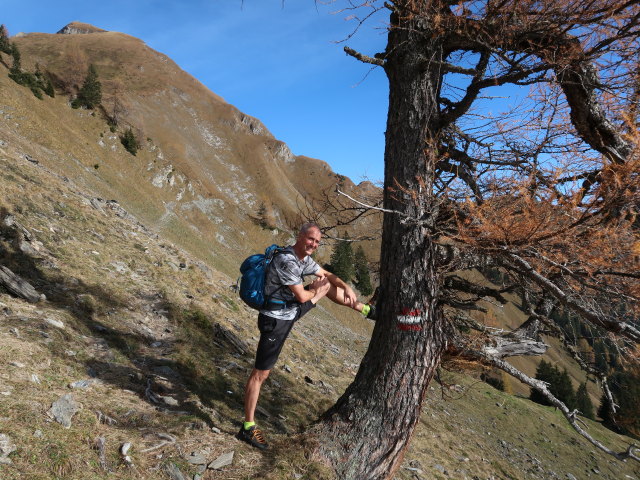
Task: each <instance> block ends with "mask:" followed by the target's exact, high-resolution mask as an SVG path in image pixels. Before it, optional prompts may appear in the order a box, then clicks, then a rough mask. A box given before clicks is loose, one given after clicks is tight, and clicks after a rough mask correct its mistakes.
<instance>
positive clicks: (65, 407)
mask: <svg viewBox="0 0 640 480" xmlns="http://www.w3.org/2000/svg"><path fill="white" fill-rule="evenodd" d="M80 409H82V405H81V404H80V403H77V402H76V401H75V400H74V399H73V395H71V394H70V393H67V394H66V395H63V396H62V397H60V398H59V399H58V400H56V401H55V402H53V404H52V405H51V409H50V410H49V411H48V412H47V413H48V414H49V416H50V417H51V418H53V419H54V420H55V421H56V422H58V423H59V424H61V425H62V426H63V427H64V428H71V418H72V417H73V416H74V415H75V414H76V413H77V412H78V411H79V410H80Z"/></svg>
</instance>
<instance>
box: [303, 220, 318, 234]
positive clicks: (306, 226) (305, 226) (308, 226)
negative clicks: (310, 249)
mask: <svg viewBox="0 0 640 480" xmlns="http://www.w3.org/2000/svg"><path fill="white" fill-rule="evenodd" d="M312 228H317V229H318V231H320V232H322V230H321V229H320V225H318V224H317V223H315V222H307V223H305V224H303V225H302V226H301V227H300V231H299V232H298V235H304V234H305V233H307V232H308V231H309V230H311V229H312Z"/></svg>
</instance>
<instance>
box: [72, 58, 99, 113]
mask: <svg viewBox="0 0 640 480" xmlns="http://www.w3.org/2000/svg"><path fill="white" fill-rule="evenodd" d="M101 102H102V86H101V84H100V81H99V80H98V72H97V71H96V68H95V67H94V66H93V64H91V65H89V71H88V72H87V76H86V77H85V79H84V83H83V84H82V88H80V91H79V92H78V96H77V97H76V98H75V99H74V100H73V102H71V106H72V107H73V108H80V107H86V108H90V109H94V108H96V107H97V106H98V105H100V103H101Z"/></svg>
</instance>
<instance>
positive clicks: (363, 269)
mask: <svg viewBox="0 0 640 480" xmlns="http://www.w3.org/2000/svg"><path fill="white" fill-rule="evenodd" d="M353 263H354V273H355V276H354V279H355V285H356V287H357V288H358V290H360V293H361V294H362V295H365V296H368V295H371V294H372V293H373V287H372V286H371V276H370V275H369V264H368V262H367V256H366V255H365V253H364V249H363V248H362V246H360V245H358V248H356V253H355V255H354V257H353Z"/></svg>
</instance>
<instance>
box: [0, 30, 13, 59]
mask: <svg viewBox="0 0 640 480" xmlns="http://www.w3.org/2000/svg"><path fill="white" fill-rule="evenodd" d="M0 52H3V53H8V54H9V55H11V45H10V44H9V35H8V34H7V29H6V28H5V26H4V25H0Z"/></svg>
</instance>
